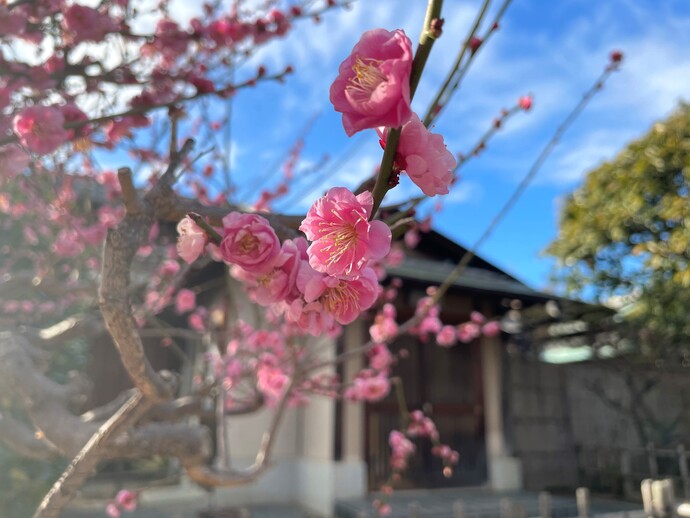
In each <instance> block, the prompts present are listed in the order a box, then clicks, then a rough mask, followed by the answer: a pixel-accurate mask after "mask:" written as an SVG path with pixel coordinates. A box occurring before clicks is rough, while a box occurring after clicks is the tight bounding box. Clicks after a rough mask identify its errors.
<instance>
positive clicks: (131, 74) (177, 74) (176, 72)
mask: <svg viewBox="0 0 690 518" xmlns="http://www.w3.org/2000/svg"><path fill="white" fill-rule="evenodd" d="M167 3H168V2H167V0H163V1H161V2H159V3H158V7H159V9H160V12H161V13H166V10H167ZM336 5H337V3H336V2H335V1H332V0H329V1H328V2H324V4H323V6H322V7H320V8H314V6H308V7H302V6H301V5H299V4H295V5H292V6H290V7H287V8H285V9H280V8H278V7H276V6H272V7H270V8H268V9H267V10H265V11H263V12H261V13H259V15H258V16H257V15H256V14H252V15H248V14H247V13H246V12H245V11H244V10H241V9H240V10H238V9H236V8H234V7H233V8H229V9H228V8H226V7H224V6H222V5H220V4H219V5H214V4H211V3H208V4H205V6H204V11H203V14H202V15H201V16H199V17H196V18H193V19H191V20H190V21H189V23H188V24H187V26H184V27H183V26H181V25H180V24H178V23H177V22H176V21H174V20H172V19H171V18H169V17H168V16H167V15H166V14H162V15H161V17H160V18H159V19H158V20H157V23H156V25H155V28H154V29H153V31H152V32H150V33H147V34H144V33H138V31H137V29H136V27H138V26H140V25H141V23H140V22H141V20H140V17H141V16H145V15H144V14H143V12H144V11H146V10H141V9H139V8H138V7H136V6H134V5H130V0H116V1H113V2H103V3H100V4H98V5H97V6H91V5H83V4H81V3H75V2H68V1H66V0H41V1H36V2H20V3H17V4H15V5H11V6H6V5H4V3H0V43H2V44H5V43H7V44H8V45H14V44H18V45H22V46H25V47H27V52H25V53H21V54H27V55H28V54H31V52H30V51H29V50H32V49H33V50H35V54H36V55H37V56H41V59H42V62H39V63H34V62H32V61H27V60H25V59H23V58H22V57H21V56H14V55H11V54H10V53H5V55H3V56H2V57H0V69H2V70H3V73H2V74H1V75H0V142H1V143H0V164H3V163H4V162H5V161H7V162H9V163H11V164H12V167H10V168H5V167H2V168H0V173H1V174H0V177H8V176H15V175H16V174H19V173H21V172H22V171H24V170H25V169H26V167H27V166H28V162H29V154H31V153H33V154H36V155H46V154H50V153H53V152H54V151H56V150H58V148H60V147H61V146H63V145H65V144H67V143H69V142H71V143H72V144H73V149H74V150H75V151H85V150H87V149H89V148H90V147H92V146H101V147H104V148H106V149H112V148H113V147H114V146H115V145H116V144H117V143H118V142H119V141H120V140H121V139H123V138H127V137H131V136H132V131H133V130H135V129H137V128H142V127H147V126H150V125H151V124H152V118H151V117H150V116H149V115H148V113H149V112H150V111H152V110H154V109H156V108H161V107H168V106H170V105H172V104H174V103H176V102H180V103H183V102H186V101H190V100H193V99H196V98H197V97H201V96H207V95H215V96H218V97H221V98H227V97H229V96H231V95H233V94H234V93H235V91H236V85H235V84H232V83H228V82H227V77H228V76H229V74H227V73H226V71H227V70H228V68H230V69H233V70H234V68H235V61H236V60H237V59H240V58H239V57H240V56H249V55H251V54H252V53H254V52H255V50H256V48H257V47H258V46H260V45H264V44H266V43H267V42H269V41H271V40H272V39H275V38H280V37H283V36H285V35H286V34H287V33H288V32H289V31H290V30H291V28H292V26H293V21H294V20H296V19H298V18H303V17H305V18H308V17H312V18H313V19H314V20H316V21H318V19H319V14H320V13H321V12H323V11H324V10H327V9H330V8H332V7H334V6H336ZM94 44H100V45H101V46H103V47H104V49H105V51H104V53H105V54H106V55H110V54H113V56H114V57H115V56H117V54H119V53H120V50H121V49H123V48H126V47H127V46H129V45H132V46H136V47H140V48H141V59H135V60H131V59H128V58H126V57H125V56H121V59H113V60H111V61H112V64H111V63H110V62H108V64H107V65H106V63H104V62H102V59H103V58H102V54H103V52H101V51H95V50H94V49H95V48H96V46H95V45H94ZM77 48H78V49H79V50H78V51H75V49H77ZM290 71H291V69H290V67H288V68H287V69H285V71H284V72H281V73H279V74H276V76H274V78H276V77H277V78H280V77H282V76H283V75H285V74H287V73H289V72H290ZM267 75H268V74H267V72H266V69H265V68H264V67H260V68H259V70H258V71H257V73H256V74H255V75H252V76H250V77H248V78H247V79H246V80H245V81H244V82H243V83H240V84H242V85H244V86H253V85H254V84H256V82H258V81H259V80H261V79H263V78H266V77H267ZM113 86H114V87H120V88H121V89H122V90H127V91H128V92H132V93H133V94H134V95H129V94H128V95H127V96H125V97H124V98H123V99H121V102H119V103H113V102H112V101H113V99H112V95H113V92H114V90H113ZM99 97H100V98H101V99H103V100H108V101H109V102H107V103H106V102H104V103H95V102H92V101H93V100H94V99H96V98H99ZM78 104H79V105H81V106H82V108H83V107H84V106H89V107H91V108H93V107H94V106H96V105H99V104H100V105H103V106H104V107H105V106H106V105H108V106H112V105H115V104H118V105H120V106H123V108H124V110H123V111H121V112H120V113H117V112H113V110H112V109H109V110H106V109H103V110H102V111H98V112H93V113H89V115H87V114H86V113H85V112H84V111H82V108H80V107H79V106H78ZM91 108H90V109H91ZM90 119H91V120H95V121H97V123H91V122H90ZM15 142H19V143H20V144H21V146H18V145H16V144H15ZM6 158H7V159H8V160H6ZM9 158H11V160H9Z"/></svg>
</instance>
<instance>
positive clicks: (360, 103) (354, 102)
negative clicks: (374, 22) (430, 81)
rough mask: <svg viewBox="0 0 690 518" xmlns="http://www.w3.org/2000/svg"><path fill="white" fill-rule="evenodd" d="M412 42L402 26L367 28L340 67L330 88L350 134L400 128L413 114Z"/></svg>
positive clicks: (335, 106)
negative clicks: (369, 29) (388, 28)
mask: <svg viewBox="0 0 690 518" xmlns="http://www.w3.org/2000/svg"><path fill="white" fill-rule="evenodd" d="M411 71H412V42H410V39H409V38H408V37H407V36H406V35H405V33H404V32H403V31H401V30H396V31H393V32H389V31H387V30H385V29H374V30H371V31H367V32H365V33H364V34H363V35H362V37H361V39H360V40H359V42H358V43H357V44H356V45H355V46H354V48H353V49H352V52H351V54H350V55H349V56H348V57H347V58H346V59H345V61H343V62H342V63H341V65H340V68H339V69H338V77H337V78H336V79H335V81H334V82H333V85H332V86H331V90H330V99H331V103H333V106H334V108H335V111H337V112H340V113H342V114H343V127H344V128H345V133H347V134H348V136H350V137H351V136H352V135H354V134H355V133H357V132H358V131H361V130H363V129H366V128H376V127H378V126H386V127H392V128H398V127H400V126H402V125H403V124H404V123H405V122H406V121H407V120H408V119H409V118H410V116H411V115H412V110H411V109H410V73H411Z"/></svg>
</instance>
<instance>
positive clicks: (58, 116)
mask: <svg viewBox="0 0 690 518" xmlns="http://www.w3.org/2000/svg"><path fill="white" fill-rule="evenodd" d="M64 123H65V117H64V115H63V114H62V112H61V111H60V109H59V108H55V107H53V106H31V107H30V108H26V109H24V110H22V111H21V112H19V114H18V115H16V116H15V118H14V131H15V133H16V134H17V135H19V140H20V142H21V143H22V145H24V146H26V148H27V149H29V150H30V151H33V152H34V153H38V154H40V155H45V154H47V153H52V152H53V151H55V150H56V149H57V148H58V147H60V145H62V144H63V143H64V142H65V141H66V140H67V139H68V137H69V135H68V133H67V131H65V128H64V127H63V124H64Z"/></svg>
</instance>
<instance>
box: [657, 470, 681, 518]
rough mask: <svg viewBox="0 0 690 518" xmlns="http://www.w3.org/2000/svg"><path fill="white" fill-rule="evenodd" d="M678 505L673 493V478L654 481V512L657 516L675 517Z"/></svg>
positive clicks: (661, 517) (660, 517)
mask: <svg viewBox="0 0 690 518" xmlns="http://www.w3.org/2000/svg"><path fill="white" fill-rule="evenodd" d="M676 509H677V505H676V498H675V495H674V494H673V480H671V479H670V478H667V479H664V480H655V481H653V482H652V514H653V516H655V517H656V518H675V517H676V516H677V513H676Z"/></svg>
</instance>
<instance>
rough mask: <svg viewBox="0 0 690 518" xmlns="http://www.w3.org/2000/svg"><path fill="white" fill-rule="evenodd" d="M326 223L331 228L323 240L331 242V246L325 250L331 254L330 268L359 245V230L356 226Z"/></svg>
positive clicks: (329, 258)
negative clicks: (352, 247)
mask: <svg viewBox="0 0 690 518" xmlns="http://www.w3.org/2000/svg"><path fill="white" fill-rule="evenodd" d="M324 223H325V224H326V226H327V227H330V228H329V229H328V230H327V231H326V232H325V233H324V234H323V236H322V238H321V239H323V240H324V241H330V244H329V245H328V246H326V247H324V250H325V251H327V252H328V253H329V257H328V262H327V264H328V265H329V266H330V265H332V264H335V263H337V262H338V261H340V259H341V258H342V256H343V255H344V254H345V253H346V252H347V251H348V250H349V249H350V247H351V246H355V245H356V244H357V230H356V229H355V227H354V225H349V224H347V223H344V222H327V223H326V222H324Z"/></svg>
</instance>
